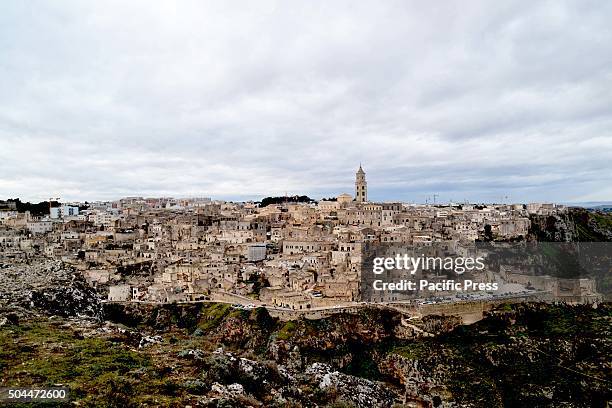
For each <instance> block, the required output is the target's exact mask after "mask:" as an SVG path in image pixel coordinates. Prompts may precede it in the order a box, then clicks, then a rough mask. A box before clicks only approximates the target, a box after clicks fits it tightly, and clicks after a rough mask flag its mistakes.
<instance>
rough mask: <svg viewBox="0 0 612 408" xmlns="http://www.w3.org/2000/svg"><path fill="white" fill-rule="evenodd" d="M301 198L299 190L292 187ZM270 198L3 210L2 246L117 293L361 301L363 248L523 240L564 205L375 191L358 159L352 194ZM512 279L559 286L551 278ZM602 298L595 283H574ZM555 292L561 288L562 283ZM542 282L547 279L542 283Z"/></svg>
mask: <svg viewBox="0 0 612 408" xmlns="http://www.w3.org/2000/svg"><path fill="white" fill-rule="evenodd" d="M293 198H295V197H293ZM276 201H279V202H278V203H276V202H274V203H272V204H268V205H265V206H263V205H262V203H255V202H241V203H235V202H226V201H213V200H211V199H210V198H186V199H173V198H142V197H127V198H122V199H120V200H117V201H109V202H87V203H61V204H58V205H56V206H52V207H50V208H49V211H48V214H45V215H42V216H41V215H39V216H35V215H32V214H31V213H29V212H27V211H25V212H19V211H17V209H16V208H15V206H13V207H11V204H14V203H11V202H5V203H4V204H5V208H4V209H3V210H1V211H0V254H1V257H2V259H3V260H8V262H22V263H23V262H26V263H27V262H30V261H31V260H34V259H37V258H47V259H53V260H58V261H62V262H63V263H64V264H67V265H71V266H72V267H74V268H75V269H76V270H78V271H80V272H81V273H82V275H83V276H84V278H85V280H86V281H87V282H88V283H89V284H90V285H91V286H92V287H94V288H97V289H98V290H99V291H100V292H101V293H103V294H104V295H105V296H106V297H107V298H108V300H109V301H148V302H185V301H198V300H217V301H219V300H221V301H228V302H232V301H235V302H238V303H241V304H248V303H249V302H254V303H256V304H259V305H269V306H274V307H279V308H287V309H292V310H304V309H311V308H318V307H329V306H334V305H339V304H351V303H354V302H359V301H360V300H362V299H361V293H360V278H361V276H360V275H361V267H362V263H363V259H362V256H363V246H364V245H366V244H371V243H379V244H380V243H382V244H405V245H412V244H418V245H424V246H427V245H430V244H432V243H436V242H447V243H454V244H465V245H469V244H470V243H473V242H475V241H476V240H480V239H483V238H487V237H488V238H489V239H499V240H521V239H523V238H525V237H526V236H527V234H528V231H529V228H530V218H529V217H530V215H533V214H539V215H552V214H558V213H562V212H564V211H566V210H567V209H566V208H565V207H564V206H560V205H555V204H544V203H533V204H527V205H523V204H497V205H472V204H447V205H441V204H438V205H433V204H426V205H422V204H419V205H417V204H406V203H401V202H383V203H378V202H371V201H368V189H367V181H366V174H365V172H364V170H363V169H362V168H361V166H360V167H359V170H358V171H357V173H356V176H355V194H354V196H353V195H350V194H346V193H343V194H340V195H338V196H337V197H335V198H331V199H326V200H321V201H318V202H314V201H312V200H306V201H304V202H299V200H294V199H292V197H285V199H281V200H276ZM505 278H506V280H507V281H508V282H509V283H512V282H514V283H517V284H518V283H520V284H523V285H524V286H532V287H533V286H534V285H536V286H539V289H547V290H550V289H551V287H552V286H551V285H552V284H551V281H550V280H547V279H546V277H538V279H531V280H529V279H522V278H520V277H517V276H514V275H512V273H508V274H507V275H506V276H505ZM566 283H567V284H566V286H567V287H569V288H570V289H568V290H569V291H570V295H572V296H587V297H588V296H591V297H593V296H596V289H595V287H594V286H593V282H592V281H589V280H588V279H581V280H578V281H577V282H573V281H572V282H566ZM555 285H556V286H555V287H554V288H553V290H557V291H559V290H560V289H559V285H560V284H559V282H558V281H555ZM536 289H538V287H536Z"/></svg>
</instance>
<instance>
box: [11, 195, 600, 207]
mask: <svg viewBox="0 0 612 408" xmlns="http://www.w3.org/2000/svg"><path fill="white" fill-rule="evenodd" d="M340 194H343V193H338V194H336V195H328V196H322V197H313V196H310V195H308V194H302V193H296V194H288V195H286V196H285V195H267V196H262V197H259V198H252V199H248V198H247V199H228V198H220V197H211V196H209V195H193V196H173V195H159V196H150V195H142V194H129V195H125V196H121V197H118V198H114V199H101V200H97V199H84V200H63V199H61V197H60V200H58V201H57V202H59V203H60V204H61V203H73V202H74V203H86V202H87V203H95V202H114V201H119V200H122V199H125V198H134V197H141V198H143V199H161V198H168V199H175V200H182V199H195V198H209V199H210V200H211V201H225V202H233V203H247V202H261V201H262V200H263V199H264V198H266V197H295V196H307V197H308V198H310V199H312V200H314V201H322V200H325V199H328V198H336V197H337V196H338V195H340ZM15 199H19V200H20V201H21V202H22V203H31V204H37V203H41V202H49V201H55V200H49V199H46V200H27V199H24V198H21V197H7V198H0V201H7V200H15ZM368 202H371V203H385V202H387V203H391V202H397V203H402V204H415V205H426V204H428V205H441V206H443V205H449V204H453V205H465V204H468V205H469V204H471V205H515V204H530V203H548V204H558V205H567V206H576V207H597V206H606V205H612V200H608V201H606V200H604V201H582V202H579V201H578V202H572V201H564V202H556V201H524V202H520V201H509V202H493V201H468V202H465V201H453V202H452V203H451V202H449V201H436V202H435V203H433V202H418V201H402V200H393V199H390V200H368Z"/></svg>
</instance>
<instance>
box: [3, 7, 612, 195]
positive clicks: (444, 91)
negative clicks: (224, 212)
mask: <svg viewBox="0 0 612 408" xmlns="http://www.w3.org/2000/svg"><path fill="white" fill-rule="evenodd" d="M429 3H432V4H429ZM611 21H612V2H608V1H592V2H590V1H584V0H580V1H576V2H569V1H550V2H546V1H537V2H530V1H522V2H503V1H483V2H478V1H457V2H451V1H445V2H424V1H418V2H408V1H397V2H395V1H372V2H367V1H351V2H343V1H333V2H330V1H320V2H318V1H310V0H309V1H302V2H297V1H279V2H266V1H256V2H246V1H245V2H233V1H217V2H210V3H209V2H202V1H194V2H190V1H177V2H174V1H164V2H158V1H151V0H147V1H142V2H138V1H129V2H127V1H123V0H122V1H117V2H113V1H107V0H105V1H81V0H78V1H74V2H72V1H47V2H43V1H36V2H34V1H21V0H14V1H3V2H1V3H0V198H9V197H21V198H22V199H26V200H34V201H37V200H45V199H48V198H50V197H61V198H62V199H64V200H77V199H80V200H95V199H116V198H119V197H122V196H126V195H143V196H162V195H163V196H175V197H183V196H212V197H213V198H220V199H223V198H225V199H249V198H261V197H264V196H267V195H283V194H285V193H288V194H308V195H310V196H312V197H314V198H320V197H322V196H330V195H336V194H338V193H341V192H349V193H353V189H354V177H355V171H356V170H357V168H358V166H359V163H360V162H361V163H362V164H363V168H364V170H365V171H366V174H367V180H368V186H369V196H370V197H369V198H370V199H371V200H403V201H407V202H424V201H425V199H426V198H427V197H428V196H433V194H437V195H438V199H437V200H438V201H448V200H451V199H452V200H454V201H463V200H469V201H473V202H474V201H478V202H482V201H487V202H489V201H496V202H499V201H500V200H502V197H504V200H505V201H511V202H530V201H558V202H570V201H581V202H584V201H602V200H612V24H611V23H610V22H611ZM505 197H508V198H505Z"/></svg>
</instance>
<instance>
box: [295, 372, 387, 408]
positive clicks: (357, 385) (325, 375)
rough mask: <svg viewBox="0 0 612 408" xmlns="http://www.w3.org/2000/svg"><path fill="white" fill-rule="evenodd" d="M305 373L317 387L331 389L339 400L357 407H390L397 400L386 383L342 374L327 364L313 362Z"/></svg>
mask: <svg viewBox="0 0 612 408" xmlns="http://www.w3.org/2000/svg"><path fill="white" fill-rule="evenodd" d="M305 374H306V375H308V376H312V379H313V380H314V381H316V382H317V383H318V384H317V385H318V387H319V389H321V390H330V389H331V390H333V391H334V392H335V393H337V396H338V398H339V399H340V400H342V401H346V402H350V403H353V404H355V405H356V406H358V407H390V406H392V405H393V404H394V403H395V402H398V400H399V395H398V394H397V393H396V392H394V390H393V388H391V387H389V386H388V385H385V384H382V383H377V382H374V381H370V380H367V379H364V378H359V377H355V376H352V375H347V374H343V373H341V372H339V371H337V370H334V369H332V367H331V366H330V365H328V364H323V363H313V364H312V365H310V366H309V367H308V368H306V370H305Z"/></svg>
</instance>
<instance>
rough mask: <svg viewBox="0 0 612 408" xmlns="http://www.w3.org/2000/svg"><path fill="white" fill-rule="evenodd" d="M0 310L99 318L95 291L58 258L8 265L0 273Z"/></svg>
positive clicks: (25, 313)
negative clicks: (56, 259) (57, 259)
mask: <svg viewBox="0 0 612 408" xmlns="http://www.w3.org/2000/svg"><path fill="white" fill-rule="evenodd" d="M0 309H2V310H4V311H5V312H9V311H12V312H14V313H18V314H20V315H24V316H28V315H32V314H46V315H57V316H62V317H87V318H94V319H97V320H102V318H103V312H102V307H101V303H100V298H99V296H98V294H97V293H96V291H95V290H94V289H93V288H91V287H90V286H89V285H87V283H86V282H85V281H84V280H83V278H82V277H81V275H80V274H79V273H78V272H76V271H74V270H73V269H72V268H70V267H68V266H66V265H64V264H63V263H62V262H61V261H51V260H36V261H32V262H21V263H15V264H12V265H7V266H5V267H4V268H3V269H2V273H0Z"/></svg>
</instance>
